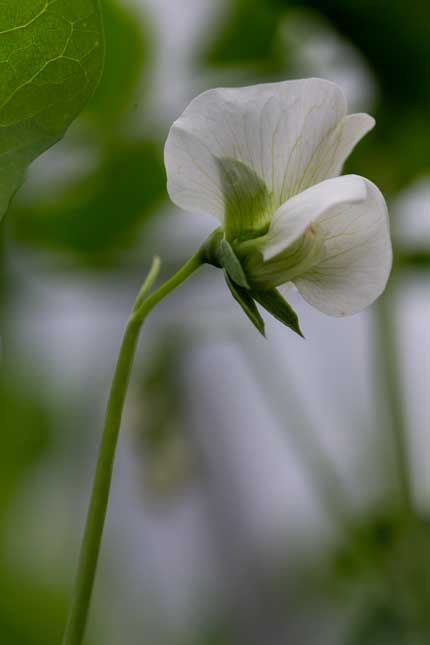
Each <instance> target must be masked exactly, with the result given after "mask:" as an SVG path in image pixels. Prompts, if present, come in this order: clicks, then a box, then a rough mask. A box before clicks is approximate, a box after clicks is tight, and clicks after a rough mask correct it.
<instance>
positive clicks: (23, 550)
mask: <svg viewBox="0 0 430 645" xmlns="http://www.w3.org/2000/svg"><path fill="white" fill-rule="evenodd" d="M102 4H103V6H104V13H105V23H106V37H107V59H106V69H105V73H104V77H103V80H102V82H101V85H100V87H99V89H98V91H97V93H96V95H95V97H94V98H93V99H92V101H91V104H90V105H89V106H88V108H87V110H86V111H85V113H84V114H82V115H81V117H80V118H79V119H78V120H77V121H76V122H75V123H74V125H73V126H72V128H71V129H70V130H69V132H68V134H67V136H66V138H65V139H64V140H63V142H62V143H60V144H59V145H57V146H56V147H55V148H53V149H52V150H51V151H49V152H48V153H47V154H45V155H44V156H43V157H42V158H40V159H39V160H38V161H37V162H36V163H34V164H33V166H32V167H31V171H30V173H29V178H28V181H27V183H26V185H25V187H24V189H23V190H22V191H21V192H20V194H19V195H18V197H17V198H16V200H15V202H14V205H13V207H12V209H11V210H10V212H9V214H8V216H7V217H6V219H5V220H4V221H3V222H2V224H1V226H0V264H1V272H0V335H1V355H2V358H1V361H2V364H1V377H0V428H1V449H0V640H1V642H2V643H5V645H51V644H52V645H58V644H59V643H60V641H61V634H62V629H63V626H64V622H65V617H66V611H67V606H68V602H69V598H70V593H71V588H72V581H73V577H74V572H75V567H76V561H77V553H78V548H79V543H80V538H81V534H82V528H83V522H84V517H85V513H86V508H87V502H88V497H89V491H90V484H91V479H92V475H93V470H94V464H95V459H96V452H97V444H98V440H99V437H100V432H101V426H102V420H103V415H104V407H105V402H106V398H107V393H108V389H109V385H110V380H111V375H112V370H113V366H114V362H115V358H116V353H117V350H118V346H119V343H120V338H121V335H122V330H123V327H124V324H125V321H126V319H127V316H128V312H129V310H130V308H131V306H132V303H133V300H134V297H135V294H136V292H137V290H138V288H139V286H140V284H141V282H142V280H143V277H144V275H145V272H146V271H147V270H148V267H149V264H150V261H151V258H152V256H153V254H154V253H158V254H160V255H161V257H162V259H163V276H162V278H163V277H167V276H168V275H170V274H171V273H172V272H173V271H174V270H175V269H176V268H178V267H179V265H180V264H181V263H182V262H183V261H184V260H185V259H187V258H188V257H189V255H190V254H191V253H192V252H193V251H194V250H195V249H196V248H197V246H198V245H199V244H200V242H201V241H202V240H203V239H204V238H205V236H206V235H207V234H208V233H209V232H210V231H211V230H213V229H214V228H215V227H216V222H215V220H212V219H211V218H210V217H207V216H204V215H202V216H196V215H190V214H189V213H185V212H181V211H179V209H177V208H175V207H174V206H173V205H172V204H171V203H169V201H168V198H167V193H166V187H165V174H164V167H163V161H162V159H163V144H164V141H165V138H166V136H167V132H168V129H169V127H170V124H171V123H172V121H173V120H174V119H175V118H177V117H178V116H179V114H180V113H181V112H182V110H183V109H184V108H185V106H186V105H187V104H188V102H189V101H190V99H191V98H192V97H193V96H195V95H196V94H198V93H199V92H201V91H203V90H205V89H207V88H209V87H214V86H219V85H233V86H234V85H245V84H254V83H257V82H264V81H269V80H270V81H272V80H281V79H289V78H300V77H306V76H320V77H324V78H328V79H331V80H333V81H335V82H337V83H339V84H340V85H341V86H342V87H343V89H344V91H345V93H346V95H347V96H348V101H349V111H350V112H355V111H367V112H370V113H371V114H372V115H374V116H375V117H376V123H377V126H376V129H375V130H374V131H373V132H371V133H370V134H369V135H368V136H367V137H366V139H365V140H364V141H363V142H362V143H360V144H359V146H358V148H357V149H356V150H355V151H354V153H353V155H352V156H351V158H350V160H349V161H348V163H347V167H346V171H347V172H356V173H357V174H361V175H364V176H366V177H368V178H369V179H371V180H372V181H374V182H375V183H376V184H377V185H378V186H379V187H380V188H381V190H382V191H383V193H384V194H385V196H386V198H387V200H388V202H389V206H390V214H391V220H392V230H393V237H394V244H395V264H394V270H393V274H392V278H391V281H390V285H389V288H388V289H387V292H386V293H385V295H384V297H383V298H382V299H381V300H380V301H379V302H378V303H377V304H376V305H374V306H373V307H372V308H371V309H370V310H368V311H366V312H364V313H362V314H360V315H357V316H354V317H351V318H347V319H339V320H338V319H332V318H328V317H324V316H323V315H321V314H319V313H318V312H317V311H315V310H313V309H311V308H310V307H309V306H308V305H306V303H305V302H304V301H303V300H301V299H300V298H299V297H298V296H297V295H296V294H293V295H292V297H291V299H290V300H291V304H292V305H293V306H294V307H295V309H296V310H297V312H298V314H299V317H300V320H301V326H302V329H303V330H304V333H305V336H306V338H307V340H306V341H302V340H301V339H300V338H298V337H297V336H295V335H294V334H292V333H291V332H290V331H289V330H288V329H286V328H285V327H282V326H281V325H280V324H278V323H277V322H275V321H273V320H272V319H268V320H267V331H268V340H267V341H265V340H263V339H261V338H259V337H258V335H257V332H256V331H255V330H254V328H253V327H252V326H251V325H250V324H249V322H248V321H247V320H246V318H245V316H244V315H243V314H242V312H241V311H240V309H239V308H238V306H237V305H236V304H235V303H234V301H233V300H232V298H231V296H230V294H229V293H228V292H227V289H226V287H225V285H224V282H223V278H222V274H221V272H219V271H216V270H214V269H211V268H209V267H207V268H204V269H203V270H201V272H200V273H199V275H198V276H195V277H194V278H193V279H192V280H191V281H190V282H189V283H187V284H186V285H185V286H184V287H183V288H181V290H180V291H178V292H176V293H175V294H174V295H173V296H172V297H171V298H169V299H168V300H167V301H166V302H164V303H163V304H162V305H161V306H160V307H159V308H158V309H157V310H156V311H155V312H154V313H153V314H152V315H151V317H150V319H149V321H148V323H147V324H146V325H145V328H144V330H143V334H142V342H141V345H140V350H139V355H138V359H137V362H136V365H135V369H134V376H133V381H132V384H131V386H130V390H129V397H128V402H127V408H126V413H125V417H124V423H123V428H122V434H121V440H120V444H119V449H118V458H117V462H116V468H115V473H114V480H113V490H112V497H111V504H110V508H109V513H108V521H107V525H106V531H105V537H104V543H103V551H102V558H101V562H100V567H99V573H98V578H97V584H96V589H95V595H94V603H93V609H92V613H91V621H90V625H89V629H88V635H87V640H86V645H119V644H121V645H122V644H126V645H248V644H250V645H266V644H267V645H426V644H427V643H430V403H429V386H430V331H429V330H430V299H429V295H430V293H429V283H428V274H429V268H430V255H429V251H430V167H429V148H430V136H429V126H428V119H429V107H430V104H429V88H430V75H429V71H430V70H429V68H430V51H429V42H430V39H429V32H428V29H429V24H430V4H429V3H428V2H425V1H424V0H423V1H422V2H419V1H418V0H415V1H414V2H409V3H406V2H403V1H400V0H390V1H388V0H359V1H358V0H324V1H323V0H295V1H294V0H217V1H216V2H215V1H214V0H182V1H180V0H122V1H121V0H103V3H102Z"/></svg>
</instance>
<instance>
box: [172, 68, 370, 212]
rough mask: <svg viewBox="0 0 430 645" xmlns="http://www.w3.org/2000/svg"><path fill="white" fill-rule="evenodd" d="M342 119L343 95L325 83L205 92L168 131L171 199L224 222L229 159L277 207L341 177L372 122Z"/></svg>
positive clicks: (355, 117)
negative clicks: (223, 173)
mask: <svg viewBox="0 0 430 645" xmlns="http://www.w3.org/2000/svg"><path fill="white" fill-rule="evenodd" d="M345 114H346V102H345V98H344V95H343V93H342V91H341V90H340V89H339V87H337V86H336V85H335V84H334V83H331V82H329V81H325V80H322V79H305V80H297V81H286V82H282V83H269V84H264V85H255V86H251V87H244V88H229V89H216V90H209V91H207V92H204V93H203V94H201V95H200V96H198V97H197V98H195V99H194V100H193V101H192V102H191V103H190V105H189V106H188V107H187V108H186V110H185V111H184V113H183V114H182V116H181V117H180V118H179V119H178V120H177V121H176V122H175V123H174V124H173V126H172V128H171V130H170V133H169V136H168V139H167V142H166V147H165V164H166V170H167V178H168V191H169V195H170V197H171V199H172V201H174V202H175V203H176V204H177V205H178V206H180V207H182V208H185V209H188V210H191V211H194V212H208V213H211V214H213V215H216V216H217V217H219V218H220V219H221V220H223V218H224V214H225V196H224V190H223V185H222V180H221V179H222V178H221V177H220V162H221V163H222V160H223V159H225V158H228V159H235V160H237V161H240V162H241V163H243V164H245V165H246V166H248V167H249V168H251V169H252V170H253V172H255V173H256V175H257V176H258V177H259V178H260V179H261V180H263V181H264V182H265V184H266V186H267V189H268V191H269V192H270V193H271V194H272V206H273V209H276V208H277V207H278V206H280V205H281V204H282V203H283V202H284V201H285V200H286V199H287V198H288V197H291V196H292V195H294V194H296V193H298V192H300V191H302V190H304V189H305V188H307V187H308V186H311V185H312V184H313V183H316V182H318V181H321V180H322V179H325V178H327V177H331V176H335V175H336V174H338V173H339V172H340V169H341V167H342V164H343V162H344V160H345V158H346V157H347V155H348V154H349V152H350V151H351V149H352V147H353V146H354V145H355V143H356V142H357V141H358V140H359V138H361V136H363V135H364V134H365V132H367V130H368V129H369V128H370V127H371V126H372V123H373V121H372V119H371V118H370V117H368V116H367V115H351V116H350V117H345Z"/></svg>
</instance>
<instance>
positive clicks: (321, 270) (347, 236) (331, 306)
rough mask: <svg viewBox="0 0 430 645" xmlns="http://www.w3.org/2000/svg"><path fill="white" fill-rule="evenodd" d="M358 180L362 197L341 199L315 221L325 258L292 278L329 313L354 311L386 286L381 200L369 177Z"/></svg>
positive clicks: (387, 253) (387, 250)
mask: <svg viewBox="0 0 430 645" xmlns="http://www.w3.org/2000/svg"><path fill="white" fill-rule="evenodd" d="M341 179H343V178H342V177H340V178H338V179H335V180H333V181H335V182H339V181H340V180H341ZM358 179H361V181H362V182H363V183H364V185H365V188H366V198H365V199H364V200H363V201H361V202H357V203H351V202H349V203H348V202H345V203H343V204H342V203H339V204H337V205H336V206H334V207H333V208H331V209H328V210H326V211H325V212H324V213H323V214H322V215H320V216H319V217H318V218H317V219H316V220H315V223H316V226H317V227H318V231H319V232H320V233H321V234H322V236H323V238H324V240H325V242H324V244H325V258H324V259H323V260H322V261H321V262H320V263H319V264H318V265H317V266H316V267H314V268H312V269H311V270H310V271H309V272H308V273H305V274H304V275H301V276H300V277H299V278H297V279H295V280H294V282H295V284H296V286H297V288H298V290H299V292H300V293H301V295H302V296H303V298H304V299H305V300H306V301H307V302H309V303H310V304H311V305H313V306H314V307H316V308H317V309H319V310H320V311H322V312H323V313H326V314H330V315H332V316H346V315H350V314H354V313H357V312H358V311H361V310H362V309H364V308H365V307H367V306H368V305H370V304H371V303H372V302H373V301H374V300H376V298H377V297H378V296H379V295H380V294H381V293H382V291H383V290H384V288H385V285H386V283H387V280H388V277H389V274H390V270H391V264H392V249H391V240H390V232H389V221H388V213H387V207H386V204H385V200H384V198H383V196H382V194H381V193H380V191H379V190H378V188H377V187H376V186H375V185H374V184H372V182H370V181H368V180H367V179H363V178H358ZM324 183H327V182H324Z"/></svg>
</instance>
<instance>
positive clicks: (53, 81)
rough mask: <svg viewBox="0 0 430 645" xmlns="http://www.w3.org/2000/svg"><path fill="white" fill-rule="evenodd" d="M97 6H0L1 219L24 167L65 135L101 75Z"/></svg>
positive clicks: (26, 1) (60, 1)
mask: <svg viewBox="0 0 430 645" xmlns="http://www.w3.org/2000/svg"><path fill="white" fill-rule="evenodd" d="M103 51H104V45H103V28H102V20H101V14H100V8H99V4H98V1H97V0H2V2H1V4H0V217H1V216H2V215H3V214H4V213H5V211H6V209H7V207H8V205H9V202H10V199H11V197H12V196H13V194H14V193H15V192H16V190H17V189H18V188H19V186H20V185H21V184H22V182H23V180H24V175H25V171H26V169H27V167H28V165H29V164H30V163H31V162H32V161H33V160H34V159H35V158H36V157H38V156H39V155H40V154H41V153H42V152H44V151H45V150H46V149H47V148H49V147H50V146H52V145H53V144H54V143H56V142H57V141H58V140H59V139H61V137H62V136H63V135H64V133H65V131H66V129H67V128H68V126H69V125H70V124H71V123H72V121H73V120H74V119H75V117H76V116H77V115H78V114H79V113H80V111H81V110H82V108H83V107H84V106H85V105H86V103H87V101H88V99H89V98H90V96H91V95H92V94H93V92H94V90H95V87H96V85H97V82H98V80H99V78H100V75H101V72H102V68H103Z"/></svg>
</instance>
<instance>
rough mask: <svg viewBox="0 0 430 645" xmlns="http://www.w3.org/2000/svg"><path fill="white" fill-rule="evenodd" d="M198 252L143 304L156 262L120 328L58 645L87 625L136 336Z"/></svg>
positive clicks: (79, 635)
mask: <svg viewBox="0 0 430 645" xmlns="http://www.w3.org/2000/svg"><path fill="white" fill-rule="evenodd" d="M203 261H204V260H203V255H202V253H201V252H198V253H196V254H195V255H194V256H193V257H192V258H191V259H190V260H189V261H188V262H187V263H186V264H185V265H184V266H183V267H182V268H181V269H180V270H179V271H178V272H177V273H176V274H175V275H174V276H173V277H172V278H170V280H168V281H167V282H165V283H164V284H163V285H162V286H161V287H160V288H159V289H158V290H157V291H155V292H154V293H153V294H152V295H150V296H149V297H148V298H146V299H145V296H146V294H147V293H148V291H149V290H150V288H151V286H152V283H153V282H154V280H155V278H156V274H157V272H158V267H159V261H158V260H157V259H156V260H155V261H154V264H153V266H152V269H151V271H150V273H149V275H148V278H147V280H146V281H145V284H144V285H143V287H142V289H141V291H140V292H139V295H138V297H137V299H136V303H135V305H134V308H133V312H132V314H131V316H130V319H129V321H128V323H127V327H126V329H125V333H124V337H123V341H122V344H121V349H120V352H119V356H118V360H117V364H116V368H115V373H114V377H113V382H112V387H111V391H110V396H109V401H108V406H107V411H106V418H105V425H104V430H103V435H102V439H101V444H100V448H99V455H98V461H97V468H96V473H95V477H94V483H93V489H92V494H91V501H90V506H89V509H88V515H87V521H86V525H85V532H84V536H83V540H82V545H81V552H80V557H79V564H78V571H77V577H76V582H75V588H74V592H73V597H72V604H71V608H70V613H69V617H68V621H67V626H66V630H65V633H64V639H63V645H81V643H82V639H83V637H84V632H85V627H86V623H87V617H88V611H89V606H90V602H91V595H92V590H93V586H94V578H95V574H96V569H97V562H98V557H99V552H100V544H101V540H102V535H103V527H104V523H105V518H106V510H107V506H108V501H109V491H110V486H111V480H112V469H113V464H114V459H115V449H116V445H117V442H118V434H119V429H120V424H121V417H122V411H123V407H124V401H125V397H126V394H127V388H128V383H129V379H130V371H131V368H132V365H133V360H134V356H135V353H136V347H137V342H138V338H139V332H140V329H141V327H142V324H143V322H144V320H145V318H146V316H147V315H148V314H149V312H150V311H151V310H152V309H153V308H154V307H155V306H156V305H157V304H158V303H159V302H160V301H161V300H162V299H163V298H165V297H166V296H167V295H168V294H169V293H171V292H172V291H174V290H175V289H176V288H177V287H179V286H180V285H181V284H182V283H183V282H185V280H187V278H189V277H190V276H191V274H192V273H194V271H196V269H198V268H199V267H200V266H201V264H202V263H203Z"/></svg>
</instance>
